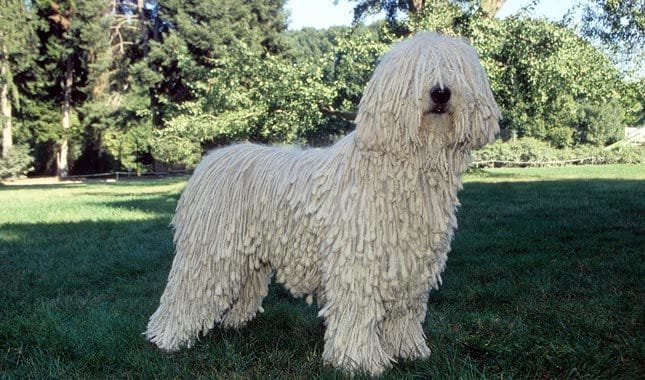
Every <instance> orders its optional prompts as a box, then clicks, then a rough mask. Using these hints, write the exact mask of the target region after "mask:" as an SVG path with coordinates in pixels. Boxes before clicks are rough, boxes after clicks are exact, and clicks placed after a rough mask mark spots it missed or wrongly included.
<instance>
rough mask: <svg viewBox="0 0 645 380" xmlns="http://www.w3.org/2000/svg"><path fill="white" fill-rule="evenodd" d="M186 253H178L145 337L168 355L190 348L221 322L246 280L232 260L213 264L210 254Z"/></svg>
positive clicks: (181, 251)
mask: <svg viewBox="0 0 645 380" xmlns="http://www.w3.org/2000/svg"><path fill="white" fill-rule="evenodd" d="M186 253H187V251H183V250H180V251H178V254H177V256H176V257H175V262H174V263H173V268H172V270H171V272H170V276H169V278H168V284H167V286H166V289H165V290H164V293H163V295H162V296H161V301H160V304H159V308H158V309H157V311H155V313H154V314H153V315H152V316H151V317H150V321H149V322H148V328H147V331H146V333H145V335H146V337H147V338H148V339H149V340H150V341H151V342H153V343H155V344H156V345H157V346H158V347H159V348H161V349H163V350H166V351H176V350H178V349H179V348H181V347H184V346H187V347H189V348H190V347H191V346H192V345H193V342H194V341H195V339H197V337H198V336H199V334H200V333H204V334H205V333H206V332H208V331H209V330H210V329H211V328H213V326H214V325H215V323H219V322H221V321H222V318H223V316H224V315H225V314H226V313H227V312H228V311H229V310H230V308H231V307H232V305H233V302H234V301H235V300H236V299H237V298H239V294H240V289H241V284H242V280H243V274H242V273H241V272H242V270H241V268H240V267H239V264H238V263H236V262H234V261H232V260H228V259H224V260H222V259H220V260H218V261H217V262H214V261H213V260H212V258H213V256H212V255H208V254H207V252H206V253H205V252H201V254H199V252H196V251H191V252H190V254H189V255H187V254H186ZM202 259H205V261H202ZM186 261H194V262H190V263H188V262H186Z"/></svg>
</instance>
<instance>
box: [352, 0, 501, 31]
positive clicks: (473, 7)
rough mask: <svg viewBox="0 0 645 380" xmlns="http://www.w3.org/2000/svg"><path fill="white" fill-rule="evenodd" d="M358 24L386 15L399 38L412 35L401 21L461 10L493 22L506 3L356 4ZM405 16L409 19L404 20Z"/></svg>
mask: <svg viewBox="0 0 645 380" xmlns="http://www.w3.org/2000/svg"><path fill="white" fill-rule="evenodd" d="M353 1H354V2H355V3H357V4H356V6H355V7H354V22H358V21H360V20H362V19H363V18H364V17H365V16H366V15H368V14H375V13H380V12H384V13H385V19H386V21H387V23H388V25H389V27H390V29H391V30H392V31H393V32H394V33H395V34H398V35H407V34H410V32H411V31H412V30H410V29H409V28H406V27H405V26H406V22H405V21H401V19H408V20H409V19H417V21H418V19H419V18H427V16H428V15H429V14H432V15H433V16H435V17H440V18H445V15H443V14H442V12H445V10H446V9H449V8H451V7H457V8H459V9H460V10H461V13H462V14H464V15H469V14H470V15H473V14H478V15H479V16H481V17H485V18H489V19H490V18H493V17H494V16H495V15H496V14H497V12H498V11H499V10H500V9H501V8H502V6H503V5H504V3H505V2H506V0H483V1H478V0H453V1H451V0H430V1H426V0H353ZM402 15H404V16H405V17H401V16H402Z"/></svg>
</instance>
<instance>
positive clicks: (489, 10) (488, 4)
mask: <svg viewBox="0 0 645 380" xmlns="http://www.w3.org/2000/svg"><path fill="white" fill-rule="evenodd" d="M505 2H506V0H483V1H482V5H481V7H480V10H481V12H482V14H483V15H484V17H486V18H493V17H495V15H496V14H497V12H499V10H500V9H501V8H502V6H503V5H504V3H505Z"/></svg>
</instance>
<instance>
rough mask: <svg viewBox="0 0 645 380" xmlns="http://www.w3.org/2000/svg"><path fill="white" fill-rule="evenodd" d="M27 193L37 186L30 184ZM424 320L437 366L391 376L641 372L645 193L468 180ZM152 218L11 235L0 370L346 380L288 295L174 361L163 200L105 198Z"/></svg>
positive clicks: (4, 272) (638, 186) (592, 185)
mask: <svg viewBox="0 0 645 380" xmlns="http://www.w3.org/2000/svg"><path fill="white" fill-rule="evenodd" d="M30 188H31V187H30ZM460 198H461V200H462V204H463V206H462V208H461V210H460V211H459V215H458V219H459V223H460V229H459V231H458V232H457V234H456V237H455V241H454V244H453V251H452V253H451V254H450V256H449V262H448V269H447V270H446V272H445V274H444V276H443V279H444V286H443V287H442V288H441V290H439V291H437V292H433V293H432V294H431V297H430V302H429V309H428V317H427V319H426V321H425V323H424V327H425V330H426V333H427V335H428V344H429V345H430V348H431V349H432V351H433V355H432V356H431V357H430V358H429V359H428V360H423V361H407V362H405V361H404V362H401V363H399V364H397V365H395V367H394V369H392V370H389V371H387V372H386V373H385V375H384V378H392V379H394V378H397V379H398V378H428V377H436V378H446V377H449V378H476V377H477V378H479V377H493V376H495V377H499V376H500V375H502V376H503V377H521V378H523V377H546V378H550V377H594V378H596V377H622V378H629V377H637V374H638V373H643V369H644V368H643V364H642V356H641V352H642V347H643V343H644V342H643V336H645V334H644V333H645V332H644V331H643V330H644V329H643V325H642V322H641V321H642V316H643V315H644V307H643V305H645V294H644V292H643V290H642V273H644V272H645V268H644V265H645V264H644V263H645V260H643V259H644V258H645V257H644V256H643V253H644V250H643V248H644V247H645V234H644V232H645V231H644V230H643V218H642V215H643V214H644V213H645V188H644V186H643V182H642V181H608V180H590V181H551V182H530V183H479V182H477V183H467V184H466V186H465V190H464V191H463V192H462V193H461V196H460ZM104 204H105V206H106V207H112V208H117V209H118V208H136V209H139V210H143V211H146V212H150V213H154V214H155V215H157V216H156V217H154V218H150V219H147V220H137V221H122V222H100V221H99V222H84V223H58V224H42V223H40V224H39V223H37V221H36V222H35V223H33V224H32V223H30V224H10V223H9V224H4V225H2V226H1V228H0V264H1V265H0V278H2V279H3V292H2V293H1V295H0V316H1V317H2V318H0V320H1V322H0V348H1V350H2V352H1V353H0V370H1V371H2V372H3V373H4V374H6V375H7V376H9V377H12V376H14V377H18V378H20V377H37V378H38V377H65V378H87V377H106V376H109V377H148V376H153V377H160V378H177V377H179V378H192V377H215V378H231V377H234V378H271V377H273V378H340V377H341V375H340V374H339V373H338V372H336V371H334V370H331V369H329V368H325V367H323V366H322V363H321V353H322V350H323V335H324V327H323V324H322V321H321V320H320V319H318V318H317V317H316V308H314V307H308V306H306V305H305V304H304V302H303V301H302V300H297V299H293V298H291V297H290V296H289V294H288V293H287V292H286V291H284V289H282V287H280V286H277V285H272V286H271V291H270V294H269V296H268V297H267V299H266V300H265V302H264V308H265V310H266V312H265V313H264V314H262V315H260V316H259V317H258V318H256V319H255V320H254V321H252V322H251V323H250V324H249V325H248V326H247V327H245V328H243V329H240V330H224V329H219V328H216V329H214V330H213V331H211V333H209V334H208V335H207V336H205V337H203V338H202V339H201V341H200V342H198V344H197V345H196V346H195V347H194V348H193V349H191V350H183V351H180V352H178V353H176V354H172V355H170V354H165V353H162V352H160V351H159V350H157V349H156V348H154V346H152V345H151V344H149V343H148V342H146V341H145V339H144V338H143V337H142V336H141V334H140V333H141V332H142V331H144V329H145V325H146V322H147V318H148V317H149V316H150V314H151V313H152V312H153V311H154V310H155V309H156V307H157V305H158V302H159V297H160V295H161V293H162V291H163V288H164V286H165V282H166V278H167V275H168V272H169V270H170V266H171V262H172V252H173V247H172V236H171V230H170V229H169V228H168V227H167V226H168V222H169V220H170V217H171V215H172V212H173V210H174V203H173V202H172V201H170V200H168V196H167V195H159V196H156V197H152V198H142V199H130V200H128V199H121V198H119V197H115V200H114V201H109V202H104Z"/></svg>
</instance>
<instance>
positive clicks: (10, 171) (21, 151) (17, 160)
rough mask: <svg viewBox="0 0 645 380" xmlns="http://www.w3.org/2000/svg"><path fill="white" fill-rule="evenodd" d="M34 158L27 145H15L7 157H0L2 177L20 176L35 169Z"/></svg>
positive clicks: (0, 176) (0, 174)
mask: <svg viewBox="0 0 645 380" xmlns="http://www.w3.org/2000/svg"><path fill="white" fill-rule="evenodd" d="M33 163H34V158H33V157H32V156H31V154H30V152H29V147H28V146H26V145H14V146H13V148H12V149H11V150H10V151H9V154H8V155H7V158H4V159H0V179H6V178H19V177H21V176H24V175H26V174H27V173H28V172H29V171H31V170H33V169H34V168H33V166H32V165H33Z"/></svg>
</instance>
